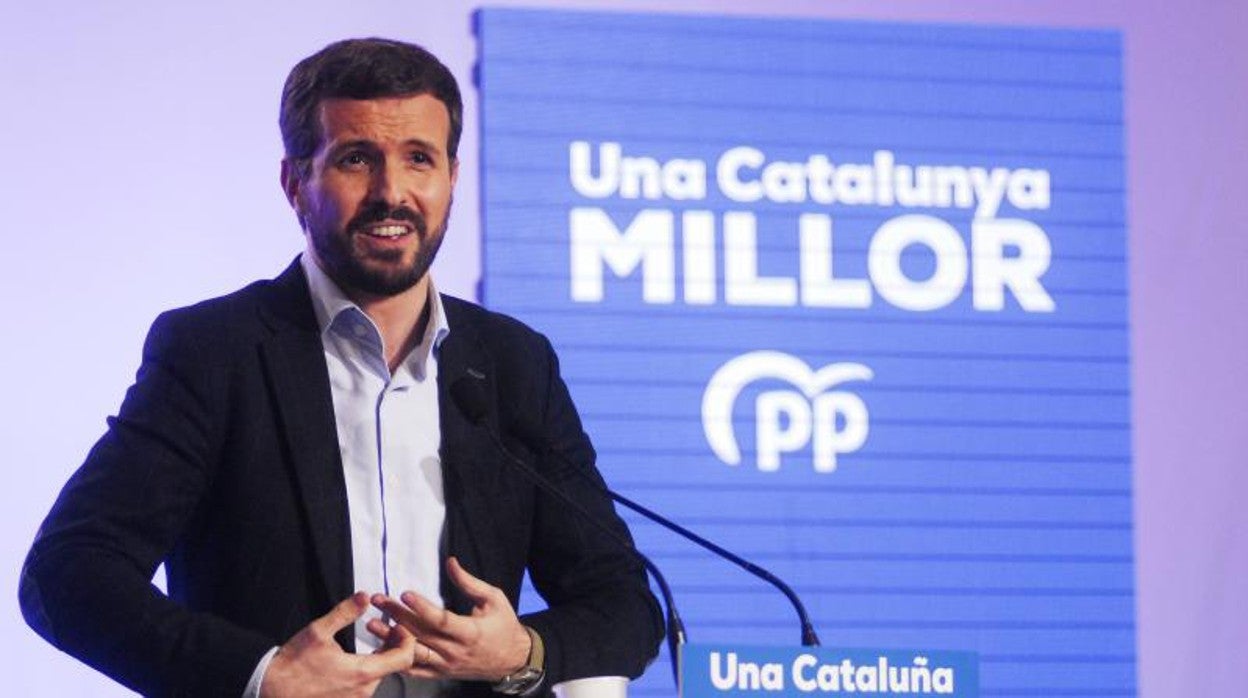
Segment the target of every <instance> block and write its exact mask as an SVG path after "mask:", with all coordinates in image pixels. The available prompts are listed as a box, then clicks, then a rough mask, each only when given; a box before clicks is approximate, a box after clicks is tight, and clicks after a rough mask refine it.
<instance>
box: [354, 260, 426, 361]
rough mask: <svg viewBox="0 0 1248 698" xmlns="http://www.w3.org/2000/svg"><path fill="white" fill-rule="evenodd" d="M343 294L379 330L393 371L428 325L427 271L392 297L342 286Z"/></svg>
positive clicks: (387, 359) (417, 341) (418, 342)
mask: <svg viewBox="0 0 1248 698" xmlns="http://www.w3.org/2000/svg"><path fill="white" fill-rule="evenodd" d="M343 293H345V294H347V297H348V298H350V299H351V300H352V301H354V302H355V304H356V305H358V306H360V309H361V310H363V311H364V312H365V314H367V315H368V317H369V318H371V319H372V321H373V322H374V323H376V324H377V328H378V329H380V330H381V339H382V343H383V346H384V352H385V358H386V365H387V366H389V367H390V371H391V372H392V373H393V372H394V370H395V369H397V368H398V366H399V363H400V362H402V361H403V358H404V357H406V356H407V355H408V354H409V353H410V352H411V351H412V349H414V348H415V347H416V345H418V344H420V340H421V338H423V337H424V336H425V328H426V327H427V326H428V325H429V276H428V275H427V274H426V275H425V276H424V277H422V278H421V280H420V281H419V282H417V283H416V285H415V286H413V287H411V288H409V289H407V290H406V291H404V292H402V293H399V294H396V295H393V296H376V295H373V294H370V293H364V292H362V291H357V290H354V289H345V288H344V289H343Z"/></svg>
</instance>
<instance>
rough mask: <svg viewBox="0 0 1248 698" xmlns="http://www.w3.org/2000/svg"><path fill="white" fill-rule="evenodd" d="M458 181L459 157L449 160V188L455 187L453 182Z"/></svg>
mask: <svg viewBox="0 0 1248 698" xmlns="http://www.w3.org/2000/svg"><path fill="white" fill-rule="evenodd" d="M457 181H459V158H454V159H452V160H451V188H452V189H454V188H455V182H457Z"/></svg>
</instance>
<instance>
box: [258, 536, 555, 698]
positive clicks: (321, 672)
mask: <svg viewBox="0 0 1248 698" xmlns="http://www.w3.org/2000/svg"><path fill="white" fill-rule="evenodd" d="M446 571H447V574H448V575H449V576H450V578H451V581H452V582H453V583H454V584H455V585H456V586H457V587H459V588H460V590H462V591H463V592H464V594H465V595H466V596H467V597H468V598H469V599H471V600H472V602H473V609H472V613H471V615H467V616H463V615H459V614H456V613H452V612H451V611H448V610H446V609H444V608H442V607H440V606H438V605H437V604H435V603H433V602H431V601H429V600H428V599H426V598H424V597H422V596H420V595H419V594H415V593H413V592H410V591H409V592H405V593H403V594H402V595H400V597H399V599H397V600H396V599H393V598H390V597H388V596H385V595H382V594H374V595H373V596H372V597H371V598H370V597H369V596H368V595H367V594H365V593H364V592H356V593H355V594H354V595H352V596H351V597H349V598H347V599H344V600H343V601H342V602H341V603H339V604H338V605H337V606H335V607H334V608H333V609H332V610H330V612H329V613H327V614H325V615H324V616H321V617H320V618H317V619H316V620H314V621H312V622H311V623H309V624H308V626H307V627H305V628H304V629H303V630H301V631H299V632H298V633H296V634H295V636H294V637H292V638H291V639H290V640H288V641H287V642H286V644H284V645H282V646H281V648H279V649H278V651H277V654H275V655H274V656H273V660H272V661H271V662H270V663H269V667H268V670H267V671H266V672H265V675H264V682H263V683H262V684H261V687H260V695H261V698H288V697H289V698H296V697H298V698H302V697H304V696H372V695H373V692H374V691H375V690H376V688H377V685H378V684H379V683H381V680H382V679H384V678H385V677H386V676H388V675H390V674H395V673H400V674H406V675H408V676H413V677H417V678H425V679H467V680H484V681H498V680H499V679H501V678H503V677H504V676H507V675H508V674H511V673H514V672H516V671H518V670H519V669H520V668H521V667H523V666H524V664H525V662H526V661H527V659H528V656H529V650H530V643H531V639H530V638H529V634H528V632H526V631H525V629H524V626H522V625H520V621H519V620H518V619H517V618H516V613H515V611H514V610H513V609H512V607H511V603H510V602H509V601H508V600H507V596H506V595H505V594H504V593H503V592H502V590H501V589H499V588H497V587H495V586H492V585H490V584H488V583H486V582H484V581H482V580H480V579H477V578H476V577H474V576H472V575H471V574H469V573H468V571H467V570H465V569H464V568H463V567H462V566H460V564H459V561H458V560H456V559H455V558H453V557H452V558H450V559H449V560H447V563H446ZM370 603H371V604H372V605H373V606H374V607H376V608H377V609H379V610H380V611H381V612H382V613H384V614H385V615H386V617H388V618H390V619H392V621H393V624H390V623H387V622H385V621H383V620H381V619H379V618H374V619H373V620H370V621H369V622H368V624H367V626H366V627H367V628H368V631H369V632H371V633H372V634H373V635H375V636H377V637H378V638H380V639H381V641H382V646H381V647H380V648H378V649H377V650H375V651H374V652H373V653H372V654H366V655H354V654H350V653H347V652H344V651H343V650H342V648H341V647H339V646H338V644H337V643H336V642H335V641H334V633H336V632H338V631H339V630H341V629H342V628H345V627H347V626H349V625H351V624H353V623H355V621H356V620H358V619H359V618H360V616H362V615H364V613H365V612H366V611H367V610H368V607H369V604H370Z"/></svg>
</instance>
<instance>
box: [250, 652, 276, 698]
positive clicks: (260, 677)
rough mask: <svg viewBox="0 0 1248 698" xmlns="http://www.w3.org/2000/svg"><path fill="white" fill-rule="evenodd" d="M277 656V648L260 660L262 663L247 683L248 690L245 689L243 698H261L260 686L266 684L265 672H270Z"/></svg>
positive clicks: (266, 653) (257, 666) (257, 665)
mask: <svg viewBox="0 0 1248 698" xmlns="http://www.w3.org/2000/svg"><path fill="white" fill-rule="evenodd" d="M275 654H277V647H274V648H273V649H271V650H269V651H268V652H265V654H264V656H263V657H261V658H260V663H259V664H256V669H255V671H253V672H251V678H250V679H249V680H248V681H247V688H244V689H243V698H260V684H262V683H264V672H266V671H268V670H269V662H271V661H273V655H275Z"/></svg>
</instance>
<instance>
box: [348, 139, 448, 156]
mask: <svg viewBox="0 0 1248 698" xmlns="http://www.w3.org/2000/svg"><path fill="white" fill-rule="evenodd" d="M403 145H408V146H413V145H414V146H417V147H419V148H422V149H424V150H432V151H434V152H435V153H439V154H441V153H442V148H441V147H440V146H438V145H437V144H435V143H433V142H431V141H427V140H425V139H423V138H409V139H407V140H406V141H403ZM351 148H367V149H376V148H377V144H376V143H375V142H373V141H371V140H368V139H367V138H355V139H352V140H349V141H343V142H341V143H337V144H334V145H331V146H330V148H329V150H328V151H327V152H330V153H337V152H341V151H343V150H349V149H351Z"/></svg>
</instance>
